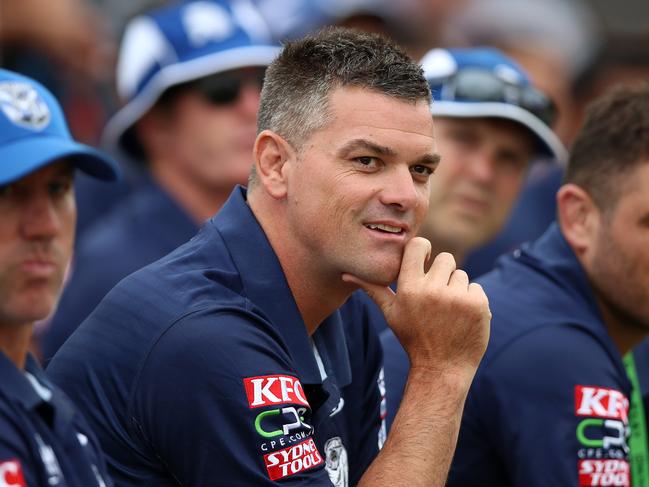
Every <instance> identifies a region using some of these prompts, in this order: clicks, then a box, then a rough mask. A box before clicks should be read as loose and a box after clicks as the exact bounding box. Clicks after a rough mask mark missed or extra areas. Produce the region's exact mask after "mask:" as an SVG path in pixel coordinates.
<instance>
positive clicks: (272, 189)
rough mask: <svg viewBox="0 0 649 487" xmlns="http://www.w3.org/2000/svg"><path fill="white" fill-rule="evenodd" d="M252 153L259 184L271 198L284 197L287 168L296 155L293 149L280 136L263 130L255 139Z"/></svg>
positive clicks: (286, 183)
mask: <svg viewBox="0 0 649 487" xmlns="http://www.w3.org/2000/svg"><path fill="white" fill-rule="evenodd" d="M253 154H254V157H255V169H256V172H257V179H258V182H259V184H261V185H262V186H264V188H266V192H267V193H268V194H270V195H271V196H272V197H273V198H276V199H281V198H284V197H285V196H286V192H287V188H288V180H287V176H288V169H289V168H290V167H291V164H290V163H291V162H294V160H295V158H296V156H297V154H296V152H295V149H293V147H292V146H291V144H289V143H288V142H287V141H286V140H285V139H284V138H283V137H282V136H280V135H278V134H277V133H275V132H273V131H272V130H264V131H262V132H261V133H260V134H259V135H258V136H257V139H256V140H255V146H254V148H253ZM287 163H288V164H287Z"/></svg>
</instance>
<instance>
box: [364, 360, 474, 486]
mask: <svg viewBox="0 0 649 487" xmlns="http://www.w3.org/2000/svg"><path fill="white" fill-rule="evenodd" d="M472 378H473V373H472V372H471V371H463V372H458V373H452V372H449V371H433V370H432V369H428V368H413V369H411V371H410V373H409V376H408V382H407V384H406V389H405V391H404V396H403V400H402V402H401V406H400V407H399V411H398V413H397V416H396V418H395V420H394V423H393V426H392V429H391V430H390V434H389V435H388V439H387V441H386V443H385V445H384V447H383V449H382V450H381V452H380V453H379V455H378V456H377V458H376V459H375V460H374V462H372V464H371V465H370V467H369V468H368V470H367V471H366V472H365V475H363V477H362V479H361V482H360V483H359V486H373V487H375V486H382V485H386V486H392V485H408V486H419V485H421V486H426V487H437V486H439V487H443V486H444V484H445V482H446V477H447V474H448V469H449V465H450V463H451V459H452V457H453V452H454V451H455V446H456V443H457V437H458V431H459V428H460V420H461V417H462V409H463V407H464V401H465V399H466V396H467V393H468V390H469V386H470V384H471V380H472Z"/></svg>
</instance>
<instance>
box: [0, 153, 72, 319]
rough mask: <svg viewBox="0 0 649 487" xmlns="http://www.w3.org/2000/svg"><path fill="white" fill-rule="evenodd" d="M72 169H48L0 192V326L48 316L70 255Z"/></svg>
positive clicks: (61, 166) (52, 166)
mask: <svg viewBox="0 0 649 487" xmlns="http://www.w3.org/2000/svg"><path fill="white" fill-rule="evenodd" d="M72 174H73V170H72V168H71V167H70V165H69V164H67V163H66V162H57V163H54V164H50V165H48V166H46V167H45V168H43V169H40V170H38V171H36V172H34V173H32V174H29V175H27V176H25V177H24V178H22V179H20V180H18V181H15V182H13V183H11V184H9V185H7V186H1V187H0V215H2V218H0V324H3V325H7V324H9V325H14V324H15V325H23V324H28V323H32V322H34V321H36V320H40V319H43V318H45V317H46V316H47V315H49V314H50V313H51V312H52V310H53V309H54V306H55V304H56V301H57V299H58V297H59V294H60V292H61V286H62V284H63V276H64V273H65V270H66V267H67V265H68V263H69V261H70V257H71V255H72V244H73V241H74V225H75V222H76V206H75V202H74V192H73V189H72Z"/></svg>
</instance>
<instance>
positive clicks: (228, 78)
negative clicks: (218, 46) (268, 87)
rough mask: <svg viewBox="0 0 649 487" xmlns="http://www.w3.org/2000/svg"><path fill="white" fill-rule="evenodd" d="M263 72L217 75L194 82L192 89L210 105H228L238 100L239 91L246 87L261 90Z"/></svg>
mask: <svg viewBox="0 0 649 487" xmlns="http://www.w3.org/2000/svg"><path fill="white" fill-rule="evenodd" d="M264 72H265V69H249V70H248V69H246V70H240V71H230V72H226V73H219V74H215V75H212V76H207V77H205V78H201V79H200V80H197V81H195V82H194V83H192V88H194V89H195V90H197V91H198V92H199V93H200V94H201V96H203V98H205V100H207V101H208V102H210V103H211V104H212V105H215V106H222V105H229V104H231V103H234V102H235V101H236V100H237V99H238V98H239V95H240V94H241V90H242V89H243V87H244V86H246V85H251V86H254V87H256V88H258V89H259V90H261V87H262V85H263V83H264Z"/></svg>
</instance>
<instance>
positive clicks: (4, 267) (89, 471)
mask: <svg viewBox="0 0 649 487" xmlns="http://www.w3.org/2000/svg"><path fill="white" fill-rule="evenodd" d="M0 161H1V162H0V215H2V218H0V377H2V380H0V485H8V486H20V487H24V486H30V487H36V486H43V487H45V486H52V485H66V486H79V487H87V486H92V485H95V486H101V487H105V486H106V485H112V484H111V481H110V480H109V478H108V476H107V474H106V467H105V462H104V459H103V455H102V453H101V450H100V448H99V445H98V442H97V440H96V439H95V436H94V435H93V433H92V431H91V430H90V428H89V426H88V424H87V423H86V421H85V420H84V418H83V417H82V415H81V414H80V413H79V412H78V411H77V410H76V408H75V407H74V405H73V404H72V402H71V401H70V400H69V399H68V398H67V396H66V395H65V394H64V393H63V392H62V391H61V390H60V389H58V388H57V387H55V386H54V385H53V384H52V383H51V382H50V381H49V380H48V379H47V378H46V377H45V374H44V373H43V371H42V370H41V369H40V367H39V365H38V363H37V361H36V360H35V359H34V357H33V356H32V355H31V354H29V353H28V348H29V343H30V339H31V335H32V331H33V326H34V322H36V321H37V320H41V319H43V318H45V317H46V316H48V315H49V314H50V313H51V312H52V310H53V309H54V307H55V306H56V302H57V300H58V297H59V294H60V292H61V288H62V285H63V276H64V274H65V271H66V268H67V267H68V264H69V262H70V257H71V255H72V247H73V242H74V228H75V219H76V205H75V200H74V190H73V181H74V173H75V172H76V170H77V169H78V170H81V171H84V172H86V173H88V174H89V175H92V176H93V177H96V178H100V179H104V180H115V179H116V178H117V176H118V172H117V167H116V165H115V164H114V163H113V162H111V160H110V159H108V158H107V157H106V156H104V155H102V154H101V153H99V152H97V151H95V150H94V149H92V148H90V147H88V146H85V145H82V144H79V143H76V142H75V141H74V140H73V139H72V137H71V136H70V133H69V131H68V128H67V124H66V122H65V119H64V117H63V112H62V110H61V108H60V106H59V104H58V102H57V101H56V100H55V98H54V97H53V95H52V94H51V93H50V92H49V91H47V90H46V89H45V88H44V87H43V86H42V85H40V84H39V83H37V82H35V81H34V80H32V79H31V78H27V77H25V76H22V75H19V74H17V73H14V72H11V71H8V70H4V69H0Z"/></svg>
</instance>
